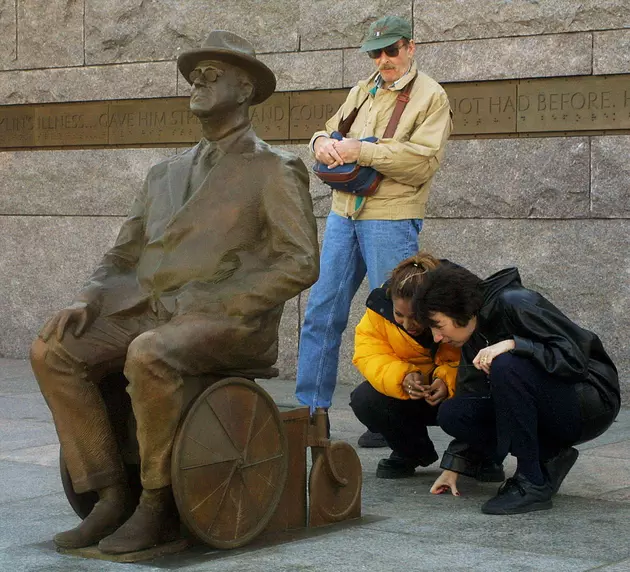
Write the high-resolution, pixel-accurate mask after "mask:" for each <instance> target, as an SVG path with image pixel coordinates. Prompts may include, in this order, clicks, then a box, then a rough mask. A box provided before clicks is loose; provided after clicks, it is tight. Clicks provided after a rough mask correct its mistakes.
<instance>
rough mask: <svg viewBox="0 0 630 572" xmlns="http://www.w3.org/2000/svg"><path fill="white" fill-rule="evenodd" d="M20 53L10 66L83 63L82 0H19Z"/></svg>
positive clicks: (52, 65)
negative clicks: (44, 0) (43, 0)
mask: <svg viewBox="0 0 630 572" xmlns="http://www.w3.org/2000/svg"><path fill="white" fill-rule="evenodd" d="M17 5H18V34H17V42H18V57H17V61H16V62H15V64H14V65H13V66H11V67H18V68H51V67H65V66H78V65H82V64H83V2H82V1H80V0H52V1H50V0H49V1H48V2H42V1H41V0H20V2H18V3H17Z"/></svg>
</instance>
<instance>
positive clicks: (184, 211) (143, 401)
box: [31, 31, 319, 554]
mask: <svg viewBox="0 0 630 572" xmlns="http://www.w3.org/2000/svg"><path fill="white" fill-rule="evenodd" d="M178 65H179V69H180V71H181V72H182V74H183V76H184V78H185V79H186V80H187V81H189V82H190V83H191V85H192V89H191V96H190V111H191V112H192V113H193V114H194V116H195V117H196V118H197V119H198V121H199V124H200V125H201V133H202V134H203V136H202V138H201V140H200V141H199V143H198V144H197V145H196V146H195V147H193V148H192V149H188V150H186V151H185V152H183V153H181V154H180V155H177V156H175V157H171V158H169V159H167V160H165V161H162V162H161V163H159V164H157V165H155V166H153V167H152V169H151V170H150V171H149V174H148V176H147V178H146V181H145V184H144V187H143V189H142V190H141V191H140V192H139V194H138V196H137V197H136V200H135V202H134V204H133V206H132V209H131V212H130V214H129V217H128V218H127V220H126V221H125V223H124V224H123V226H122V228H121V230H120V233H119V235H118V238H117V240H116V243H115V245H114V246H113V248H112V249H111V250H109V251H108V252H107V253H106V254H105V256H104V257H103V259H102V261H101V263H100V265H99V266H98V268H97V269H96V270H95V272H94V273H93V275H92V276H91V277H90V278H89V280H88V281H87V283H86V284H85V286H84V288H83V289H82V290H81V292H79V294H78V295H77V296H76V297H75V301H74V303H73V304H71V305H70V306H68V307H67V308H65V309H63V310H61V311H60V312H58V313H56V314H55V315H53V316H52V317H51V318H50V319H49V320H48V322H46V324H45V325H44V327H43V328H42V330H41V332H40V334H39V336H38V338H37V339H36V340H35V341H34V342H33V346H32V350H31V363H32V367H33V371H34V373H35V377H36V378H37V381H38V383H39V385H40V389H41V391H42V393H43V395H44V397H45V398H46V401H47V404H48V406H49V407H50V409H51V411H52V414H53V419H54V421H55V427H56V429H57V433H58V435H59V440H60V443H61V447H62V452H63V457H64V461H65V465H66V467H67V472H68V475H69V478H70V481H71V486H72V490H73V491H74V493H76V494H77V495H83V494H86V493H90V492H96V494H97V495H98V498H99V502H98V503H97V504H96V505H94V508H93V509H92V510H91V512H90V513H89V514H88V515H87V516H86V517H85V519H84V520H83V522H82V523H81V524H80V525H79V526H77V527H76V528H74V529H72V530H69V531H66V532H63V533H60V534H58V535H56V536H55V543H56V544H57V545H58V546H59V547H61V548H64V549H73V548H82V547H86V546H89V545H92V544H96V543H98V544H99V549H100V550H101V552H104V553H108V554H122V553H131V552H138V551H141V550H143V549H146V548H150V547H151V546H155V545H156V544H161V543H165V542H169V541H171V540H173V539H175V538H177V536H178V534H179V516H178V514H177V510H176V506H175V500H174V499H173V492H172V488H171V482H172V478H171V456H172V448H173V442H174V439H175V436H176V434H177V429H178V426H179V424H180V419H181V417H182V414H183V412H184V407H185V403H186V393H187V392H186V386H188V385H189V383H191V381H190V379H191V378H192V379H198V378H203V379H206V378H209V377H210V378H212V380H213V381H216V379H218V378H221V377H226V376H230V375H243V376H245V377H248V378H252V379H253V378H254V377H270V376H273V375H274V374H277V371H276V370H275V369H274V368H273V364H274V363H275V361H276V359H277V356H278V326H279V321H280V317H281V315H282V310H283V306H284V303H285V302H286V301H287V300H289V299H290V298H293V297H294V296H296V295H297V294H299V293H300V292H301V291H302V290H303V289H305V288H307V287H309V286H310V285H311V284H313V282H314V281H315V280H316V279H317V275H318V267H319V256H318V243H317V227H316V223H315V217H314V215H313V211H312V202H311V197H310V194H309V190H308V171H307V170H306V167H305V166H304V164H303V163H302V161H301V160H300V159H299V158H298V157H296V156H295V155H292V154H290V153H287V152H284V151H282V150H280V149H277V148H272V147H270V146H269V145H267V144H266V143H265V142H264V141H262V140H261V139H259V138H258V137H257V136H256V135H255V133H254V131H253V129H252V123H251V120H250V114H249V111H250V106H251V105H252V104H256V103H257V104H263V102H265V101H266V100H267V99H269V98H270V96H271V95H272V93H273V91H274V88H275V76H274V74H273V72H271V70H270V69H269V68H267V66H265V65H264V64H263V63H262V62H260V61H259V60H258V59H257V58H256V55H255V52H254V50H253V47H252V46H251V45H250V44H249V42H247V41H246V40H245V39H243V38H241V37H239V36H237V35H235V34H232V33H230V32H225V31H214V32H212V33H211V34H210V35H209V36H208V39H207V40H206V43H205V44H204V46H203V47H202V48H199V49H195V50H190V51H188V52H184V53H182V54H181V55H180V57H179V59H178ZM116 105H117V104H115V103H112V104H111V106H112V107H113V108H116V111H115V113H114V115H111V116H110V115H108V116H106V117H105V119H107V121H106V123H107V129H108V130H110V132H109V133H110V134H111V133H112V131H111V130H112V129H114V130H116V134H117V136H120V137H123V138H124V137H125V134H129V133H136V134H137V133H138V132H137V131H135V130H137V129H140V134H141V130H142V129H143V128H145V127H147V126H146V125H143V124H142V121H146V122H147V123H149V122H151V119H150V117H151V116H150V115H146V116H144V117H141V116H140V115H139V114H138V113H136V112H134V111H133V110H132V109H131V108H130V107H128V106H125V105H123V106H119V107H116ZM169 111H170V114H171V117H173V114H175V115H176V116H177V117H178V119H177V121H179V122H180V124H182V125H183V124H186V125H188V126H190V124H189V123H188V119H189V117H190V116H189V114H188V112H181V113H180V112H179V111H178V110H177V109H174V108H171V109H170V110H169ZM91 113H92V115H91V116H90V117H91V120H96V118H97V116H98V121H99V123H100V122H103V121H104V120H103V116H102V115H98V111H97V110H93V111H91ZM60 117H63V119H60V120H59V121H63V122H65V123H64V129H66V128H71V127H72V128H75V129H81V121H80V119H81V118H79V117H72V114H70V112H69V111H67V110H65V112H64V114H62V115H60ZM110 117H116V118H117V119H116V121H115V122H114V121H113V120H112V121H110V119H109V118H110ZM84 120H85V118H84ZM157 127H158V129H162V128H163V126H161V125H160V124H159V121H158V125H157ZM166 127H167V126H164V131H163V132H165V131H167V130H168V129H167V128H166ZM169 129H170V127H169ZM173 133H174V131H173V130H171V136H173ZM175 135H176V136H182V135H181V134H178V133H175ZM184 136H186V137H187V136H188V135H186V134H184ZM121 371H123V372H124V375H125V377H126V379H127V380H128V381H129V384H128V386H127V387H126V392H127V393H128V395H129V396H130V399H131V408H132V412H133V417H134V419H135V423H136V426H137V430H136V436H137V442H138V446H139V454H140V460H141V463H140V484H141V494H140V500H139V503H137V497H136V495H134V494H133V491H132V490H131V489H132V487H131V484H130V483H129V482H128V475H127V472H126V470H125V461H126V455H125V453H126V451H124V450H122V448H121V439H120V436H119V435H117V428H116V426H117V422H116V421H114V420H113V419H112V418H111V416H110V412H109V411H108V408H107V404H106V399H104V395H105V394H106V392H107V390H106V388H105V386H107V384H109V383H110V382H111V380H112V379H113V378H115V376H114V377H113V378H112V377H111V376H108V374H114V373H119V372H121ZM247 383H249V382H247ZM236 385H237V386H238V387H237V388H235V389H234V390H233V392H232V391H227V397H225V399H224V400H223V402H222V404H220V406H218V408H214V409H213V410H214V411H215V413H216V415H217V417H216V419H215V421H217V423H218V424H215V425H216V426H214V428H208V427H205V428H203V430H204V431H206V430H208V431H210V435H209V437H210V438H211V439H212V438H214V437H216V439H217V443H218V446H219V448H220V450H223V449H221V446H223V447H228V445H227V441H230V440H232V439H235V440H236V441H234V442H232V446H233V448H234V450H237V449H236V445H235V443H238V444H248V443H250V441H251V443H252V450H251V451H250V452H249V453H251V454H254V453H256V454H258V453H260V454H263V453H262V452H261V451H263V449H264V446H265V445H264V444H259V441H258V439H259V438H260V435H264V436H265V437H266V438H267V437H268V438H269V439H270V440H269V443H271V444H272V445H270V446H272V448H273V455H271V457H273V458H271V457H269V458H268V457H264V454H263V457H260V458H259V457H258V456H257V457H256V462H258V461H260V462H261V463H262V464H266V463H269V465H268V466H269V467H275V469H274V470H273V471H272V473H273V474H272V475H271V476H270V478H272V477H273V479H272V480H273V481H274V482H275V483H277V485H278V490H275V489H274V490H273V491H272V494H271V493H270V496H269V494H268V493H269V487H267V488H265V487H259V488H258V489H256V487H258V485H259V484H260V483H259V482H258V481H256V482H255V483H250V482H249V481H248V479H249V478H250V475H253V474H258V473H256V471H254V470H252V471H248V470H247V469H249V467H243V468H242V471H241V472H238V473H237V474H236V478H237V480H238V482H239V483H240V486H241V487H242V491H243V494H244V495H245V494H246V493H249V494H250V495H254V497H255V499H256V502H254V505H253V507H254V508H253V509H252V511H253V512H252V514H251V515H249V516H248V520H247V524H246V525H245V524H243V527H241V526H240V524H239V521H238V519H237V525H238V526H237V530H236V532H234V531H232V529H230V526H231V524H225V523H224V524H225V526H223V525H222V527H221V528H220V530H221V531H224V530H225V531H227V532H225V535H228V536H230V535H232V536H234V535H236V538H240V537H241V536H242V535H243V534H245V535H246V534H250V533H251V531H250V532H247V533H243V530H245V529H247V530H250V529H251V526H253V525H252V522H253V521H254V520H255V521H256V523H257V527H258V528H255V531H256V532H258V531H259V530H262V528H264V526H265V525H266V524H267V522H268V520H269V518H270V517H271V516H272V515H273V509H274V508H275V504H276V503H277V501H278V499H279V497H280V495H281V493H282V489H283V487H284V479H285V478H286V458H285V450H286V445H285V444H284V438H283V437H282V438H281V437H280V436H282V435H283V433H282V427H281V425H280V424H279V423H278V422H277V420H278V414H277V410H276V409H275V406H274V405H273V403H269V401H268V400H267V401H266V400H265V399H261V400H260V403H261V405H260V411H263V413H261V414H262V415H264V416H265V417H264V419H269V418H273V419H275V421H276V423H275V424H274V423H272V424H271V425H270V426H269V427H270V430H271V432H272V434H273V433H274V427H275V431H277V435H279V436H278V439H280V441H278V442H274V441H273V440H271V437H270V435H268V434H267V433H265V431H266V429H264V427H263V426H260V427H259V425H260V424H259V420H258V417H255V419H254V421H253V422H252V421H251V419H250V417H249V415H250V414H253V412H255V411H258V410H259V409H257V407H258V405H256V407H254V404H253V403H252V402H251V400H250V399H249V398H248V397H247V395H250V394H252V392H254V397H255V398H256V400H255V401H256V403H258V401H259V397H260V395H261V394H260V393H255V390H250V391H249V393H247V394H246V395H245V396H242V395H240V393H239V391H240V389H239V388H240V385H239V384H236ZM241 385H242V384H241ZM219 395H222V396H223V395H224V394H223V393H221V394H219V393H217V396H219ZM213 396H214V394H213ZM217 396H214V397H216V398H217V399H218V397H217ZM232 396H234V401H235V403H237V404H238V406H234V407H232V406H231V402H230V399H231V398H232ZM237 397H238V398H237ZM212 405H213V407H214V402H213V403H212ZM198 407H199V408H203V407H206V408H208V407H209V406H208V403H207V402H204V401H202V403H201V404H200V405H198ZM265 407H266V409H265ZM252 408H253V409H252ZM274 412H275V416H274ZM270 416H271V417H270ZM208 419H210V420H211V417H209V418H208ZM207 422H210V421H207ZM252 423H253V424H252ZM260 423H262V424H263V425H264V423H263V422H262V421H261V422H260ZM228 427H229V428H228ZM252 427H255V428H257V429H256V431H254V430H253V429H252ZM222 428H223V429H222ZM226 428H228V429H226ZM193 429H195V428H194V427H193ZM259 429H260V432H259ZM195 430H196V429H195ZM250 430H251V431H253V433H252V434H251V435H250V433H249V431H250ZM243 431H244V433H243ZM213 432H214V434H213ZM193 434H195V431H194V430H193ZM184 438H185V437H184ZM185 442H186V444H187V446H188V447H190V446H192V445H190V442H189V441H188V440H186V441H185ZM230 442H231V441H230ZM274 443H275V444H274ZM278 443H280V445H278ZM254 445H256V446H258V445H259V446H260V447H261V449H260V450H258V449H255V447H254ZM276 445H278V446H279V447H280V448H279V449H278V447H277V446H276ZM186 451H187V453H186V455H187V456H185V461H184V466H185V467H186V470H189V471H190V473H189V474H190V475H193V474H194V471H193V470H192V467H191V465H190V463H191V462H192V461H191V459H192V457H193V456H194V455H193V453H191V452H190V450H189V449H186ZM238 452H239V455H240V457H239V459H241V458H243V459H246V460H247V459H250V457H249V456H247V455H245V454H244V453H243V449H242V448H240V449H238ZM276 454H277V455H279V456H278V457H277V460H278V464H277V465H276V464H274V459H276V457H274V455H276ZM239 462H240V461H239ZM222 463H223V464H222ZM217 464H218V465H220V466H227V465H229V462H228V461H227V460H226V459H223V460H222V461H221V462H219V463H217ZM178 466H181V464H180V465H178ZM215 469H216V470H218V468H216V467H215ZM179 474H180V473H179V472H178V471H176V475H179ZM250 485H251V486H252V487H253V489H252V490H250V489H249V487H250ZM184 488H185V489H186V490H192V489H188V488H187V485H186V486H185V487H184ZM272 488H273V487H272ZM230 490H231V489H230ZM265 495H267V496H265ZM243 498H244V497H243ZM180 501H181V499H179V498H178V502H180ZM136 503H137V506H136ZM197 504H198V503H193V504H191V505H186V507H187V509H188V510H190V511H191V512H194V511H195V510H200V509H198V508H196V507H197ZM200 506H201V505H200ZM222 506H223V505H221V504H219V508H217V511H218V512H217V515H219V516H221V515H222V514H223V513H221V511H220V508H221V507H222ZM75 508H77V510H78V511H80V510H82V509H81V507H75ZM134 509H135V510H134ZM235 510H236V513H235V514H236V515H238V516H239V517H240V513H239V512H238V509H235ZM131 513H133V514H131ZM130 514H131V517H129V515H130ZM198 514H201V512H199V513H198ZM204 514H205V513H204ZM221 518H223V517H222V516H221ZM226 518H227V520H226V523H227V521H229V519H230V518H231V514H228V516H227V517H226ZM221 522H223V520H221ZM244 522H245V521H243V523H244ZM208 526H210V523H208ZM217 526H218V525H217ZM217 526H215V527H213V528H212V530H213V531H215V532H216V531H217V530H219V528H217ZM225 527H227V528H225ZM217 538H218V540H217V542H218V541H221V540H224V541H226V542H227V541H229V540H230V539H229V538H228V539H227V540H226V538H227V537H225V536H224V535H223V533H221V534H219V535H218V536H217ZM230 538H231V537H230Z"/></svg>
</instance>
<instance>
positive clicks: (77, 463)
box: [31, 318, 137, 493]
mask: <svg viewBox="0 0 630 572" xmlns="http://www.w3.org/2000/svg"><path fill="white" fill-rule="evenodd" d="M130 329H132V330H133V328H130ZM135 335H137V332H128V331H125V330H124V329H123V328H122V327H121V325H120V324H116V325H113V324H110V323H108V322H107V321H106V320H104V319H101V318H98V319H97V320H96V321H95V322H94V324H92V326H91V327H90V328H89V330H88V331H87V332H85V333H84V334H83V336H81V337H80V338H75V337H74V336H73V335H72V334H71V333H70V332H66V334H65V336H64V338H63V340H62V341H61V342H58V341H57V340H56V339H55V337H54V335H53V336H52V337H51V338H49V339H48V341H46V342H44V341H43V340H42V339H41V338H37V339H36V340H35V342H34V343H33V345H32V348H31V364H32V367H33V372H34V373H35V377H36V379H37V382H38V383H39V387H40V389H41V392H42V394H43V396H44V398H45V399H46V402H47V404H48V407H49V408H50V410H51V412H52V416H53V420H54V422H55V427H56V429H57V434H58V436H59V442H60V443H61V447H62V450H63V455H64V460H65V462H66V466H67V468H68V472H69V473H70V477H71V479H72V484H73V487H74V490H75V491H76V492H77V493H83V492H87V491H91V490H98V489H102V488H105V487H108V486H110V485H113V484H115V483H117V482H120V481H121V480H124V479H125V478H126V477H125V473H124V469H123V465H122V460H121V458H120V455H119V453H118V447H117V443H116V439H115V436H114V433H113V431H112V427H111V424H110V421H109V417H108V415H107V409H106V406H105V403H104V401H103V398H102V396H101V392H100V390H99V388H98V385H97V383H98V382H99V381H100V380H101V379H102V377H103V376H104V375H105V374H107V373H109V372H112V371H115V370H118V371H120V369H122V364H123V360H124V356H125V353H126V350H127V346H128V344H129V342H130V340H131V339H133V337H135Z"/></svg>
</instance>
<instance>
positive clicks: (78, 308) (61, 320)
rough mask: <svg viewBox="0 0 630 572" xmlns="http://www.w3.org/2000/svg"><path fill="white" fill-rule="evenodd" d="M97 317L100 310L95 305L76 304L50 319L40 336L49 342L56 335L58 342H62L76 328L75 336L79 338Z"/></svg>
mask: <svg viewBox="0 0 630 572" xmlns="http://www.w3.org/2000/svg"><path fill="white" fill-rule="evenodd" d="M97 315H98V309H97V308H95V307H94V305H92V304H87V303H86V302H75V303H74V304H71V305H70V306H68V307H67V308H64V309H63V310H60V311H59V312H57V313H56V314H55V315H54V316H53V317H52V318H50V319H49V320H48V321H47V322H46V323H45V324H44V327H43V328H42V329H41V331H40V332H39V336H40V337H41V338H42V339H43V340H44V341H45V342H47V341H48V339H49V338H50V336H52V335H53V334H56V337H57V341H59V342H60V341H61V340H62V339H63V336H64V334H65V333H66V330H67V329H68V328H70V327H72V326H74V330H73V334H74V336H75V337H76V338H79V337H81V336H82V335H83V332H85V330H86V329H87V328H88V327H89V326H90V324H91V323H92V322H93V321H94V320H95V318H96V316H97Z"/></svg>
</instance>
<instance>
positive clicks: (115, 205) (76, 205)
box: [0, 149, 175, 216]
mask: <svg viewBox="0 0 630 572" xmlns="http://www.w3.org/2000/svg"><path fill="white" fill-rule="evenodd" d="M174 154H175V150H174V149H85V150H80V151H32V152H29V153H24V152H19V151H18V152H5V153H0V189H1V192H0V212H2V213H3V214H15V215H88V216H94V215H110V216H111V215H118V216H125V215H126V214H127V212H128V211H129V207H130V206H131V202H132V201H133V198H134V197H135V195H136V194H137V193H138V192H140V190H141V189H142V184H143V181H144V178H145V176H146V174H147V173H148V171H149V168H150V167H151V165H154V164H155V163H158V162H159V161H161V160H163V159H165V158H166V157H169V156H170V155H174ZM42 173H44V174H45V176H42Z"/></svg>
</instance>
